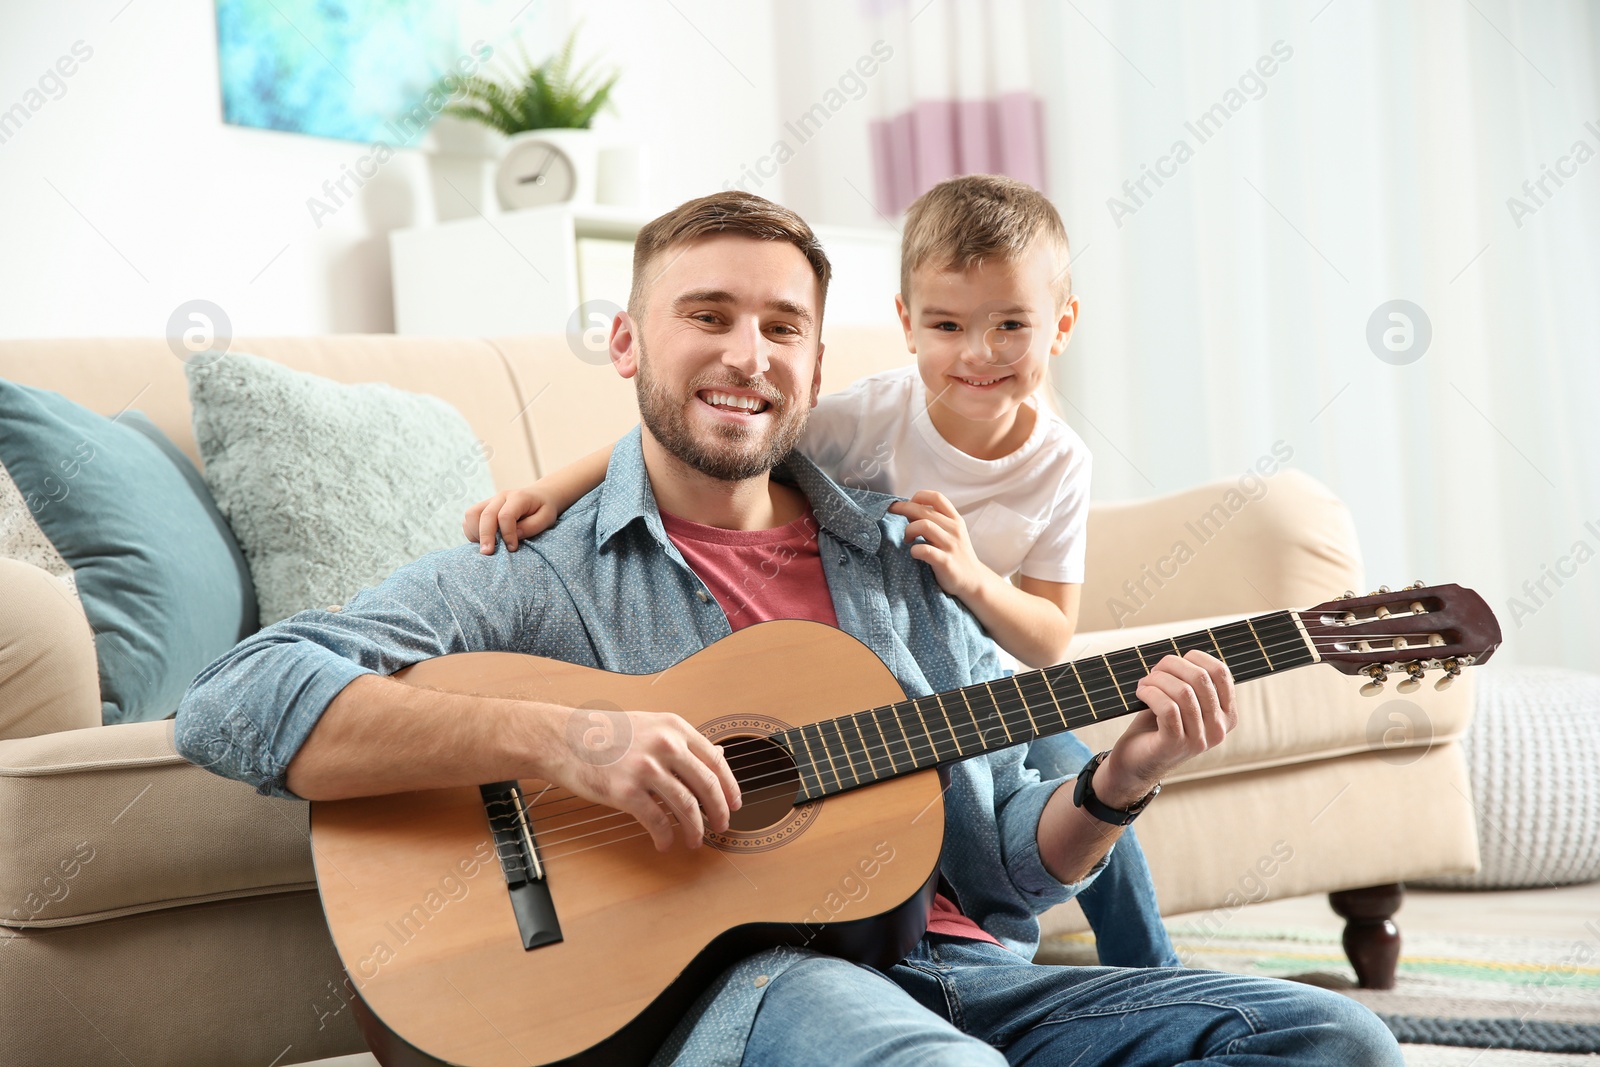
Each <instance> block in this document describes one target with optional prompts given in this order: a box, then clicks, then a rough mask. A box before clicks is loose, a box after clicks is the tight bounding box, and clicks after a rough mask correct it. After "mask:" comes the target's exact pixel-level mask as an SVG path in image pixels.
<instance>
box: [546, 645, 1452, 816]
mask: <svg viewBox="0 0 1600 1067" xmlns="http://www.w3.org/2000/svg"><path fill="white" fill-rule="evenodd" d="M1186 636H1187V635H1186ZM1389 636H1427V635H1389ZM1353 639H1354V640H1365V639H1367V638H1363V637H1356V638H1353ZM1313 640H1317V639H1313ZM1324 640H1326V639H1324ZM1333 640H1337V641H1341V642H1342V641H1344V640H1346V639H1345V638H1338V639H1333ZM1297 647H1298V648H1304V647H1305V644H1304V641H1303V640H1302V639H1301V638H1300V637H1299V635H1298V634H1296V635H1292V636H1290V637H1287V638H1283V639H1279V640H1277V641H1273V642H1271V643H1270V644H1268V645H1267V646H1265V648H1266V649H1267V650H1269V651H1270V652H1281V651H1283V650H1284V649H1286V648H1287V649H1293V648H1297ZM1122 651H1127V650H1122ZM1319 651H1322V650H1320V649H1319ZM1163 654H1164V655H1167V654H1170V653H1163ZM1096 658H1102V657H1090V659H1096ZM1423 658H1431V657H1423ZM1077 662H1084V660H1078V661H1077ZM1068 667H1070V664H1057V665H1056V666H1052V667H1047V668H1044V670H1043V671H1042V672H1038V673H1044V672H1048V671H1057V670H1061V669H1063V668H1068ZM1106 669H1107V672H1108V673H1111V669H1110V666H1109V664H1108V665H1107V667H1106ZM1029 673H1034V672H1029ZM1012 677H1018V676H1012ZM1111 677H1112V683H1111V684H1109V685H1099V686H1095V687H1093V688H1090V687H1079V688H1076V689H1073V690H1069V694H1070V693H1075V692H1083V693H1084V694H1085V697H1086V699H1087V700H1088V702H1089V704H1090V709H1091V712H1092V711H1093V704H1094V700H1095V699H1096V698H1100V697H1106V696H1109V695H1112V694H1115V695H1116V697H1117V699H1118V700H1119V701H1120V700H1122V699H1123V698H1122V691H1123V689H1125V688H1126V686H1124V685H1123V684H1122V683H1119V682H1117V681H1116V680H1115V675H1114V674H1112V675H1111ZM1142 677H1143V676H1142V675H1141V678H1142ZM1005 681H1006V679H1005V678H997V679H993V680H992V681H991V682H990V683H989V684H990V685H993V684H994V683H995V682H1000V683H1004V682H1005ZM1076 681H1077V679H1076V676H1075V677H1074V682H1076ZM974 684H976V685H983V684H984V683H981V682H979V683H974ZM1046 687H1047V688H1050V686H1049V683H1048V682H1047V683H1046ZM963 688H965V687H963ZM932 695H934V694H930V696H932ZM937 695H940V696H943V695H946V694H937ZM914 699H915V700H927V699H929V698H928V697H926V696H924V697H917V698H914ZM911 702H912V701H911V700H910V699H908V700H907V701H905V703H911ZM888 706H891V705H885V706H884V707H888ZM996 707H997V709H998V704H997V705H996ZM879 710H882V709H881V708H864V709H861V710H860V711H857V712H854V713H850V714H847V715H842V716H838V717H837V719H835V720H832V721H837V720H838V719H854V718H856V717H857V716H859V715H862V714H865V713H867V712H874V711H879ZM918 710H921V709H918ZM969 710H970V709H969ZM1059 711H1060V708H1059V704H1058V712H1059ZM1015 712H1016V709H1011V714H1012V715H1013V716H1014V715H1015ZM1062 714H1063V715H1064V713H1062ZM1000 715H1001V716H1002V718H1001V722H1000V725H1001V726H1002V728H1007V727H1009V726H1010V725H1011V724H1010V723H1007V722H1005V721H1004V718H1003V716H1004V715H1005V710H1004V709H1001V710H1000ZM1111 717H1112V718H1116V717H1117V716H1111ZM825 721H826V720H825ZM896 721H897V722H898V720H896ZM806 725H821V724H820V723H819V724H810V723H808V724H806ZM860 725H861V724H860V723H857V729H858V731H859V730H860ZM934 725H935V726H937V720H935V723H934ZM1077 725H1078V726H1082V725H1088V723H1079V724H1077ZM952 726H953V728H952V729H947V730H946V731H945V732H946V733H947V734H950V735H951V736H952V739H953V740H954V741H955V742H956V744H957V748H958V751H960V750H963V749H965V748H967V747H968V744H969V743H977V744H982V742H983V733H982V730H981V729H980V728H979V727H978V726H977V724H976V722H973V723H971V724H968V725H966V726H964V727H963V726H960V725H955V724H952ZM1018 726H1019V727H1020V726H1021V724H1020V723H1018ZM1075 728H1076V727H1075V726H1073V727H1066V729H1075ZM990 729H993V727H990ZM835 732H836V733H837V732H838V731H837V730H836V731H835ZM903 732H904V731H902V733H903ZM1051 732H1053V733H1055V732H1060V731H1059V730H1054V731H1051ZM1007 733H1008V734H1009V733H1010V731H1009V729H1007ZM840 736H841V739H842V736H843V735H842V734H841V735H840ZM1036 736H1042V735H1036ZM862 738H863V745H862V746H861V747H858V748H851V749H850V751H851V752H854V753H857V754H860V755H864V756H865V757H866V758H867V760H868V766H869V768H870V767H871V766H872V760H873V759H874V758H878V759H880V760H881V759H883V758H884V757H886V756H890V757H891V758H890V760H889V762H890V763H891V765H893V762H894V761H893V759H892V752H893V742H890V741H887V740H886V741H885V742H884V743H883V744H881V745H880V744H878V743H876V742H871V741H866V740H865V733H862ZM822 740H823V741H824V743H825V741H826V739H822ZM1029 740H1031V739H1029ZM906 742H907V743H906V748H907V749H908V750H909V749H910V748H911V742H910V739H909V738H907V739H906ZM1017 743H1018V744H1021V743H1022V742H1020V741H1019V742H1017ZM931 747H934V746H932V745H931V744H930V748H931ZM798 755H799V754H798V753H797V754H796V756H797V757H798ZM957 758H960V757H959V756H958V757H957ZM788 763H789V760H788V759H787V758H785V757H783V756H778V757H775V758H773V759H770V760H766V761H762V762H757V763H752V764H750V765H748V766H747V767H745V768H744V770H746V771H753V770H758V769H760V768H761V767H764V766H777V765H783V766H784V767H785V768H786V766H787V765H788ZM819 771H820V767H819ZM874 773H876V772H875V771H874ZM786 774H787V770H786V769H780V771H778V772H775V774H774V775H757V776H753V777H751V778H749V779H747V780H746V782H745V784H746V785H758V784H759V783H760V782H761V781H762V779H763V778H766V777H774V776H784V775H786ZM851 775H852V777H853V778H855V779H856V782H855V784H860V783H861V776H860V775H858V774H856V773H855V771H854V768H853V767H852V768H851ZM836 777H837V776H836ZM819 781H820V776H819ZM840 781H842V779H840ZM569 799H573V797H572V796H571V795H568V796H560V797H552V798H551V799H550V800H546V801H540V802H539V803H537V804H535V805H532V806H531V807H530V809H529V810H530V812H531V811H532V810H533V809H534V808H538V807H544V806H546V805H552V804H559V803H563V802H564V801H566V800H569ZM590 806H594V807H599V806H603V805H598V804H591V805H590ZM561 814H570V812H562V813H561Z"/></svg>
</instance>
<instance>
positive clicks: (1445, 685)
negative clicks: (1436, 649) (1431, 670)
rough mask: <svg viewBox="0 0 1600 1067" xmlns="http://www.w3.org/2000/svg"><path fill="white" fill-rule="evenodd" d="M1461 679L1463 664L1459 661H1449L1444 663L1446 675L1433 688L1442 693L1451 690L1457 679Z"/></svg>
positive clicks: (1440, 677) (1441, 676)
mask: <svg viewBox="0 0 1600 1067" xmlns="http://www.w3.org/2000/svg"><path fill="white" fill-rule="evenodd" d="M1459 677H1461V663H1460V662H1459V661H1458V660H1453V659H1447V660H1445V661H1444V674H1442V675H1440V676H1439V680H1438V681H1436V682H1434V683H1433V687H1434V688H1435V689H1437V690H1439V691H1440V692H1443V691H1444V690H1446V689H1449V688H1450V686H1451V685H1453V684H1454V683H1455V680H1456V679H1457V678H1459Z"/></svg>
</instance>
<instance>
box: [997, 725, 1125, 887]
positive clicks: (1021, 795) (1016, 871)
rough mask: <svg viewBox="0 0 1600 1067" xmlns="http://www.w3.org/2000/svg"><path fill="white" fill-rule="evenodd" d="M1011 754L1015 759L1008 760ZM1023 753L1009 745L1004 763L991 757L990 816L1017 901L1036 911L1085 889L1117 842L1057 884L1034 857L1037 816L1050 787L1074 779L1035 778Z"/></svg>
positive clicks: (1053, 788) (1041, 860)
mask: <svg viewBox="0 0 1600 1067" xmlns="http://www.w3.org/2000/svg"><path fill="white" fill-rule="evenodd" d="M1013 754H1014V755H1015V757H1016V758H1015V759H1014V760H1013V759H1011V758H1009V757H1010V756H1011V755H1013ZM1024 754H1025V750H1024V749H1013V750H1011V752H1010V753H1008V754H1007V756H1008V758H1007V759H1005V760H1004V761H1000V760H997V759H996V758H995V757H990V764H991V766H993V767H994V778H995V782H994V791H995V820H996V822H997V823H998V824H999V826H1000V855H1001V856H1002V857H1003V859H1004V862H1005V865H1006V874H1007V875H1008V876H1009V877H1010V879H1011V884H1012V885H1013V886H1015V887H1016V889H1017V892H1018V893H1019V894H1021V896H1022V899H1023V900H1025V901H1027V903H1028V906H1029V907H1031V908H1032V909H1033V913H1034V914H1035V915H1038V914H1040V913H1041V912H1043V911H1045V910H1046V909H1048V908H1053V907H1055V906H1056V905H1057V904H1061V903H1064V902H1066V901H1068V900H1071V899H1072V898H1073V897H1075V896H1077V895H1078V894H1079V893H1081V892H1083V891H1084V890H1085V889H1087V888H1089V883H1091V882H1093V881H1094V879H1095V876H1096V875H1098V874H1099V873H1100V872H1101V871H1102V870H1104V869H1105V865H1106V863H1107V861H1109V860H1110V858H1111V852H1112V851H1113V850H1114V849H1115V848H1116V845H1115V844H1113V845H1112V846H1111V848H1110V849H1108V850H1106V854H1105V855H1104V856H1102V857H1101V858H1100V861H1099V862H1098V863H1096V864H1095V865H1094V866H1093V867H1092V868H1090V870H1089V873H1088V874H1086V875H1084V876H1083V877H1082V878H1081V879H1079V880H1078V881H1076V882H1061V881H1059V880H1058V879H1057V878H1056V876H1055V875H1053V874H1051V873H1050V871H1049V869H1048V868H1046V867H1045V865H1044V858H1043V857H1042V856H1040V855H1039V819H1040V817H1041V816H1042V815H1043V814H1044V808H1045V805H1046V804H1048V803H1050V798H1051V796H1053V795H1054V794H1055V791H1056V790H1057V789H1059V788H1061V787H1062V786H1063V785H1066V786H1068V788H1070V787H1071V786H1070V783H1071V782H1072V781H1073V778H1072V776H1068V777H1064V778H1056V779H1053V780H1051V781H1048V782H1045V781H1040V780H1039V772H1038V771H1035V770H1033V769H1031V768H1029V767H1025V766H1023V764H1022V760H1023V758H1024ZM1012 783H1015V784H1014V785H1013V786H1012V788H1011V793H1010V795H1009V796H1006V795H1005V790H1006V788H1007V786H1008V785H1010V784H1012ZM1002 797H1004V799H1002Z"/></svg>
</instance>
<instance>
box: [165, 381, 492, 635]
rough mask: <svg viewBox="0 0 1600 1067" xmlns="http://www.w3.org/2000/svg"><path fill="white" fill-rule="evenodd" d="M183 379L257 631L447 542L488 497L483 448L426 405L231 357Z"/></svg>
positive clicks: (442, 409) (339, 599) (455, 539)
mask: <svg viewBox="0 0 1600 1067" xmlns="http://www.w3.org/2000/svg"><path fill="white" fill-rule="evenodd" d="M187 373H188V376H189V400H190V403H191V405H192V406H193V408H194V434H195V441H196V442H197V443H198V444H199V446H200V458H201V460H202V461H203V464H204V467H205V479H206V484H207V485H208V486H210V488H211V492H212V495H213V496H214V497H215V498H216V501H217V505H218V507H219V508H221V510H222V514H223V515H224V516H225V517H226V518H227V520H228V525H229V526H230V527H232V529H233V532H234V534H235V535H236V536H237V537H238V539H239V547H240V548H242V549H243V550H244V556H245V559H246V561H247V562H248V563H249V564H250V575H251V578H252V580H253V581H254V584H255V590H256V597H257V598H258V599H259V601H260V605H261V624H262V625H263V626H267V625H271V624H272V623H274V622H277V621H278V620H280V619H285V618H288V617H289V616H290V615H293V614H295V613H296V612H299V611H304V610H306V609H307V608H327V607H329V606H330V605H334V604H342V603H344V602H345V601H346V600H348V599H349V598H350V597H351V596H353V595H354V594H355V593H356V592H357V591H359V590H361V589H363V588H365V587H366V586H369V585H375V584H377V583H378V582H380V581H382V580H383V579H384V578H386V577H388V575H389V573H390V572H391V571H393V570H394V569H395V568H397V567H399V566H401V565H403V564H406V563H409V562H411V561H412V560H414V559H417V558H418V557H420V556H424V555H426V554H428V553H429V552H434V551H437V550H439V549H441V548H455V547H457V546H459V545H460V544H461V543H462V538H461V514H462V512H464V511H465V510H466V509H467V507H468V506H469V505H471V504H472V503H473V502H475V501H478V500H482V499H483V498H484V497H486V496H489V495H490V494H491V493H493V492H494V482H493V481H492V480H491V478H490V477H489V468H488V464H487V463H486V462H485V460H486V459H487V458H488V455H489V450H488V447H487V446H486V445H484V444H483V443H481V442H480V441H478V440H477V437H476V435H475V434H474V433H473V432H472V428H471V427H470V426H469V425H468V424H467V420H466V419H464V418H462V417H461V414H460V413H459V412H458V411H456V409H455V408H453V407H451V406H450V405H449V404H447V403H446V402H445V401H443V400H440V399H439V398H438V397H435V396H427V395H424V394H419V393H408V392H403V391H402V390H399V389H396V388H394V387H393V386H390V385H385V384H382V383H378V382H373V383H361V384H355V385H346V384H341V383H339V382H335V381H331V380H329V379H327V378H323V377H320V376H318V375H315V374H306V373H304V372H302V371H296V370H291V369H290V368H288V367H285V366H283V365H282V364H279V363H274V362H272V361H271V360H266V359H261V358H259V357H257V356H251V355H247V354H244V353H241V352H229V353H228V354H227V355H225V356H223V357H221V358H220V359H218V360H216V361H214V362H211V363H207V364H205V365H203V366H202V365H200V364H197V363H191V364H189V366H188V368H187Z"/></svg>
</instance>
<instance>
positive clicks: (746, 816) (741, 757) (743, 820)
mask: <svg viewBox="0 0 1600 1067" xmlns="http://www.w3.org/2000/svg"><path fill="white" fill-rule="evenodd" d="M721 744H722V750H723V752H724V753H726V754H727V757H728V766H729V768H730V769H732V771H733V777H734V778H735V779H736V780H737V781H738V783H739V795H740V796H741V797H742V798H743V805H742V806H741V807H740V808H739V810H738V811H736V812H734V813H733V817H732V818H731V819H730V820H729V825H728V829H730V830H735V831H739V832H742V833H755V832H757V831H759V830H765V829H766V828H767V827H769V826H774V825H776V824H778V823H780V822H782V821H783V820H784V819H786V818H788V817H789V816H790V815H792V814H794V801H795V797H796V796H797V795H798V794H799V792H800V775H799V772H798V771H796V770H795V766H794V760H792V759H790V758H789V753H788V752H787V751H786V750H785V749H784V748H783V747H782V746H780V745H778V744H775V743H774V742H772V741H769V740H767V739H766V738H764V737H740V738H735V739H733V740H731V741H722V742H721Z"/></svg>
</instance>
